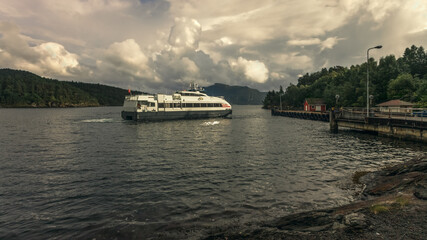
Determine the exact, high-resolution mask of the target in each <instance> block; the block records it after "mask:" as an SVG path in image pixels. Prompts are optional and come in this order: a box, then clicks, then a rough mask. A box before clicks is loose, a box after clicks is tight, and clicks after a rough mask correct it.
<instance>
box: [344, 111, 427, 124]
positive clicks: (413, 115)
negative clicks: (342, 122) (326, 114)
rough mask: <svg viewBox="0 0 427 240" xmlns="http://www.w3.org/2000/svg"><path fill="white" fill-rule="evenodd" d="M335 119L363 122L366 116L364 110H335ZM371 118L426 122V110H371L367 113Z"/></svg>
mask: <svg viewBox="0 0 427 240" xmlns="http://www.w3.org/2000/svg"><path fill="white" fill-rule="evenodd" d="M336 112H337V114H336V115H337V118H342V119H351V120H364V119H365V118H366V116H367V114H366V108H340V109H337V111H336ZM369 117H371V118H392V119H403V120H412V121H421V122H425V121H427V108H402V109H388V111H387V110H384V109H381V108H371V109H370V111H369Z"/></svg>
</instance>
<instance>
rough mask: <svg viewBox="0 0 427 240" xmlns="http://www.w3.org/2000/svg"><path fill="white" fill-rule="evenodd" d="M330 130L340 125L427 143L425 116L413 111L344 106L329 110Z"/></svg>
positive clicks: (335, 129)
mask: <svg viewBox="0 0 427 240" xmlns="http://www.w3.org/2000/svg"><path fill="white" fill-rule="evenodd" d="M329 124H330V129H331V132H334V133H335V132H338V129H339V128H341V127H345V128H350V129H357V130H362V131H367V132H374V133H377V134H378V135H382V136H388V137H393V138H398V139H405V140H413V141H418V142H424V143H427V134H426V129H427V116H424V115H417V114H416V113H413V112H403V113H402V112H380V111H378V110H377V109H373V110H372V111H370V112H369V115H368V114H367V112H366V110H365V109H355V108H344V109H340V110H339V111H331V112H330V121H329Z"/></svg>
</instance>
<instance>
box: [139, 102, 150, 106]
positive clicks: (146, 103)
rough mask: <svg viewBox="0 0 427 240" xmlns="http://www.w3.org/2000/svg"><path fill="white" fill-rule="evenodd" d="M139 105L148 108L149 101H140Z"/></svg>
mask: <svg viewBox="0 0 427 240" xmlns="http://www.w3.org/2000/svg"><path fill="white" fill-rule="evenodd" d="M138 103H139V104H141V105H146V106H148V102H147V101H139V102H138Z"/></svg>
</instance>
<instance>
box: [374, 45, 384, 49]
mask: <svg viewBox="0 0 427 240" xmlns="http://www.w3.org/2000/svg"><path fill="white" fill-rule="evenodd" d="M382 47H383V46H382V45H378V46H376V47H374V48H378V49H380V48H382Z"/></svg>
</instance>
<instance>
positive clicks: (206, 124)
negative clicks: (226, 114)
mask: <svg viewBox="0 0 427 240" xmlns="http://www.w3.org/2000/svg"><path fill="white" fill-rule="evenodd" d="M217 124H219V121H213V122H204V123H203V124H202V125H204V126H212V125H217Z"/></svg>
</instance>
